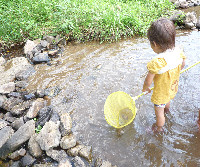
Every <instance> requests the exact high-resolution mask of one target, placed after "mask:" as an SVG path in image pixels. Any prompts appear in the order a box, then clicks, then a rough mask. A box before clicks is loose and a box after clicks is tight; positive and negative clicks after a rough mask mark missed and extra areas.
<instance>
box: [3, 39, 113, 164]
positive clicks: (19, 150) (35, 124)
mask: <svg viewBox="0 0 200 167" xmlns="http://www.w3.org/2000/svg"><path fill="white" fill-rule="evenodd" d="M48 40H49V39H46V40H42V41H40V42H39V43H37V44H36V43H35V41H34V42H33V41H27V43H26V46H25V48H24V51H25V53H26V57H16V58H13V59H11V60H8V61H6V60H5V59H4V58H2V57H0V72H1V79H0V164H1V163H7V164H8V166H11V167H20V166H34V167H44V166H51V167H54V166H59V167H72V165H73V166H75V167H86V166H90V164H91V163H92V162H95V163H93V164H94V166H95V167H112V164H111V163H110V162H108V161H104V160H102V159H96V160H93V159H94V157H93V156H92V148H91V146H87V145H83V144H82V143H81V142H80V141H78V140H77V139H76V137H75V136H74V134H73V132H72V119H71V117H70V115H69V114H68V113H67V111H62V112H60V111H56V110H55V109H54V108H53V107H52V106H51V105H48V104H49V103H48V100H49V98H48V93H47V92H48V91H45V90H35V92H28V91H27V90H26V87H27V85H28V78H29V76H31V75H32V74H33V73H34V72H35V69H34V65H33V63H42V62H48V61H46V60H47V59H49V58H47V59H46V60H45V59H44V58H46V57H49V55H58V54H60V50H61V49H60V48H62V47H59V48H53V49H54V50H51V48H50V45H51V43H52V42H53V40H55V38H54V39H53V40H52V41H51V42H49V41H48ZM59 41H60V40H59ZM57 44H58V43H57ZM55 50H56V51H55ZM51 51H55V52H53V53H52V52H51ZM38 60H39V61H38ZM41 159H46V160H45V162H43V161H42V162H41Z"/></svg>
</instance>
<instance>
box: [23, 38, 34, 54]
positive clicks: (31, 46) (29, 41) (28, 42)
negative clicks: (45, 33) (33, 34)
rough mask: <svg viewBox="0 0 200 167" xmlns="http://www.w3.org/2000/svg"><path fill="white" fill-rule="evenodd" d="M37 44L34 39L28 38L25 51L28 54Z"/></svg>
mask: <svg viewBox="0 0 200 167" xmlns="http://www.w3.org/2000/svg"><path fill="white" fill-rule="evenodd" d="M36 46H37V43H35V42H34V41H31V40H27V41H26V44H25V46H24V53H25V54H28V53H29V52H31V51H32V50H33V48H34V47H36Z"/></svg>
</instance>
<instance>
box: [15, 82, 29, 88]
mask: <svg viewBox="0 0 200 167" xmlns="http://www.w3.org/2000/svg"><path fill="white" fill-rule="evenodd" d="M27 86H28V83H27V82H26V81H17V82H16V83H15V87H19V88H22V89H25V88H26V87H27Z"/></svg>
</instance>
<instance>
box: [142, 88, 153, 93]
mask: <svg viewBox="0 0 200 167" xmlns="http://www.w3.org/2000/svg"><path fill="white" fill-rule="evenodd" d="M142 92H146V93H145V94H148V93H151V89H150V88H146V89H144V88H143V89H142Z"/></svg>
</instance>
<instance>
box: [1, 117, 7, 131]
mask: <svg viewBox="0 0 200 167" xmlns="http://www.w3.org/2000/svg"><path fill="white" fill-rule="evenodd" d="M8 124H9V123H8V122H6V121H4V120H3V119H0V130H1V129H3V128H4V127H6V126H7V125H8Z"/></svg>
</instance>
